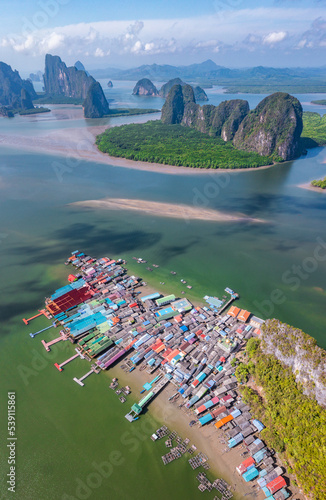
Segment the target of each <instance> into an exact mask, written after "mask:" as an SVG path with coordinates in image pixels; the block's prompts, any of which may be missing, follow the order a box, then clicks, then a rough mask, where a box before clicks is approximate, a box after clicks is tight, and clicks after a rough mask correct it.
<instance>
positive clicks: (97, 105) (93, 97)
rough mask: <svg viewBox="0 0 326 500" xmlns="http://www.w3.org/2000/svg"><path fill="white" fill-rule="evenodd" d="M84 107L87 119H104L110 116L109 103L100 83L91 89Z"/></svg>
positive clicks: (96, 83) (95, 83) (94, 84)
mask: <svg viewBox="0 0 326 500" xmlns="http://www.w3.org/2000/svg"><path fill="white" fill-rule="evenodd" d="M83 107H84V116H85V118H102V116H104V115H108V114H109V103H108V101H107V100H106V97H105V95H104V92H103V90H102V87H101V85H100V84H99V82H94V83H93V84H92V85H91V86H90V87H89V89H88V92H87V96H86V99H85V101H84V103H83Z"/></svg>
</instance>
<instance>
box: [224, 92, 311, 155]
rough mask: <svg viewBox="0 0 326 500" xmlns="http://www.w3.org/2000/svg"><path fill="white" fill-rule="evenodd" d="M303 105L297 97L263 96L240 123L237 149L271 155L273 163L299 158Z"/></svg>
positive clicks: (285, 95) (235, 138)
mask: <svg viewBox="0 0 326 500" xmlns="http://www.w3.org/2000/svg"><path fill="white" fill-rule="evenodd" d="M301 132H302V106H301V104H300V102H299V101H298V99H297V98H296V97H293V96H291V95H290V94H286V93H283V92H276V93H275V94H272V95H270V96H268V97H265V99H263V100H262V101H261V102H260V103H259V104H258V106H257V107H256V108H255V109H254V110H252V111H251V112H250V113H249V114H248V115H247V116H246V117H245V118H244V120H243V121H242V122H241V124H240V126H239V128H238V130H237V132H236V134H235V136H234V139H233V144H234V145H235V147H236V148H239V149H243V150H246V151H256V152H257V153H259V154H263V155H272V156H273V158H275V160H278V159H279V158H282V159H283V160H290V159H293V158H295V157H296V156H298V153H299V151H300V136H301Z"/></svg>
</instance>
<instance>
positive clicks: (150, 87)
mask: <svg viewBox="0 0 326 500" xmlns="http://www.w3.org/2000/svg"><path fill="white" fill-rule="evenodd" d="M132 95H143V96H158V90H157V88H156V87H155V85H154V83H153V82H152V81H151V80H149V79H148V78H142V79H141V80H139V81H138V82H137V83H136V85H135V87H134V90H133V91H132Z"/></svg>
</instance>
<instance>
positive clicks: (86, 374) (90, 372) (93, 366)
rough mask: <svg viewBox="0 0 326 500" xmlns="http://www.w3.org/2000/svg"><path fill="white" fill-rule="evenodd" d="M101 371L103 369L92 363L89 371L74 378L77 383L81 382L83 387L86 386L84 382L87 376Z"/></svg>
mask: <svg viewBox="0 0 326 500" xmlns="http://www.w3.org/2000/svg"><path fill="white" fill-rule="evenodd" d="M100 371H101V370H100V369H99V368H96V367H95V365H92V369H91V370H90V371H89V372H87V373H85V375H83V376H82V377H80V378H77V377H74V378H73V380H74V381H75V382H77V384H79V385H80V386H81V387H84V385H85V384H84V383H83V380H85V378H87V377H89V376H90V375H92V373H96V374H98V373H100Z"/></svg>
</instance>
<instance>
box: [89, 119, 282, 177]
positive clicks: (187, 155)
mask: <svg viewBox="0 0 326 500" xmlns="http://www.w3.org/2000/svg"><path fill="white" fill-rule="evenodd" d="M96 144H97V146H98V148H99V150H100V151H102V152H103V153H108V154H109V155H111V156H116V157H122V158H127V159H129V160H135V161H145V162H152V163H163V164H165V165H176V166H184V167H192V168H213V169H215V168H230V169H232V168H249V167H254V168H255V167H260V166H263V165H270V164H271V163H272V160H271V159H270V158H268V157H264V156H260V155H258V154H257V153H249V152H246V151H238V150H236V149H235V148H234V147H233V146H232V144H231V143H226V142H224V141H223V140H221V139H219V138H216V137H210V136H209V135H205V134H202V133H201V132H198V131H197V130H193V129H190V128H187V127H183V126H181V125H165V124H163V123H162V122H160V121H154V122H147V123H144V124H131V125H123V126H121V127H113V128H111V129H108V130H106V131H105V132H104V133H103V134H101V135H99V136H98V137H97V139H96Z"/></svg>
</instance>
